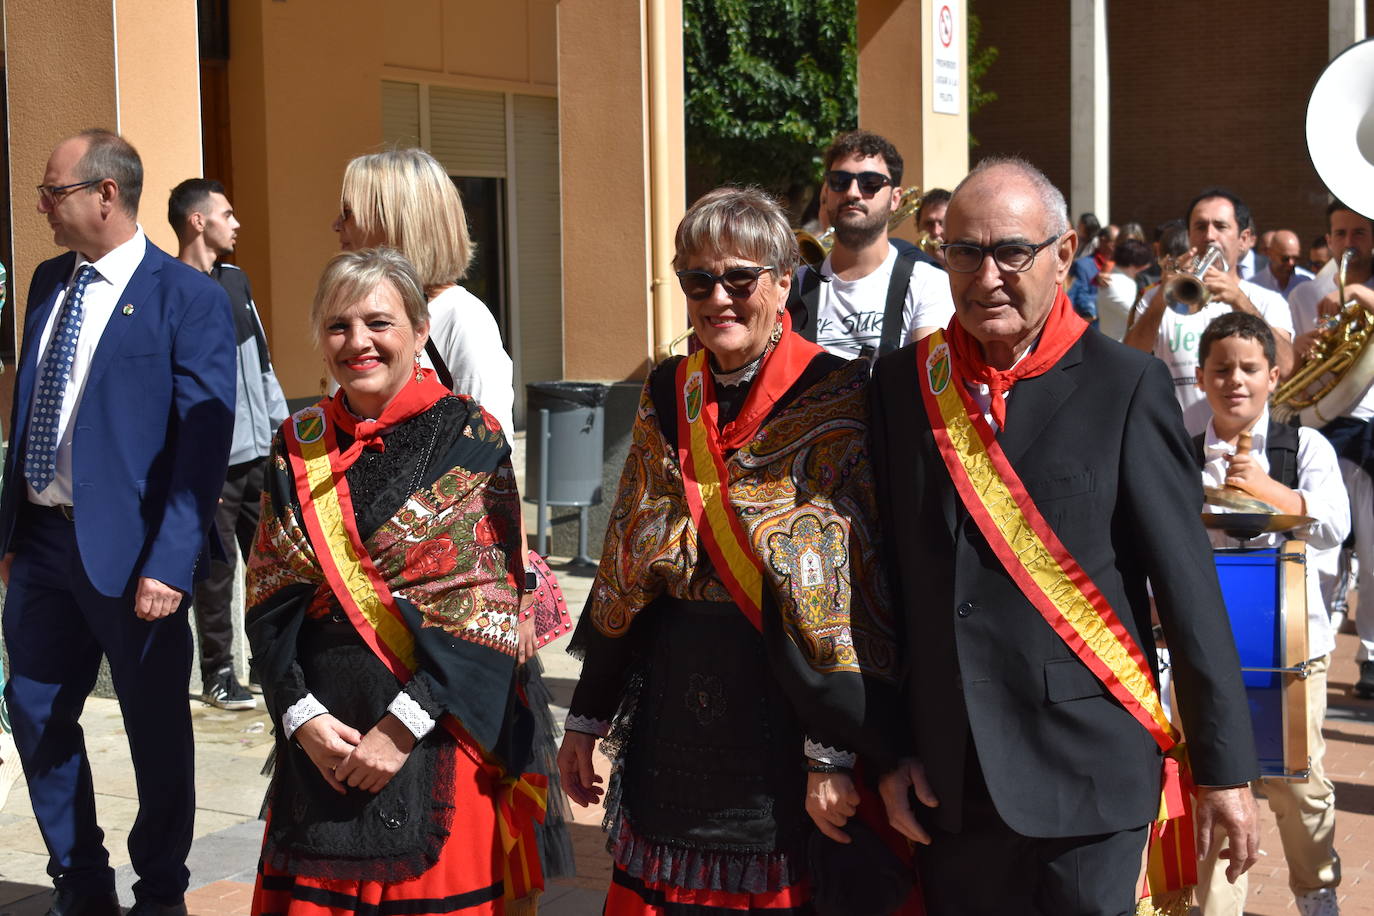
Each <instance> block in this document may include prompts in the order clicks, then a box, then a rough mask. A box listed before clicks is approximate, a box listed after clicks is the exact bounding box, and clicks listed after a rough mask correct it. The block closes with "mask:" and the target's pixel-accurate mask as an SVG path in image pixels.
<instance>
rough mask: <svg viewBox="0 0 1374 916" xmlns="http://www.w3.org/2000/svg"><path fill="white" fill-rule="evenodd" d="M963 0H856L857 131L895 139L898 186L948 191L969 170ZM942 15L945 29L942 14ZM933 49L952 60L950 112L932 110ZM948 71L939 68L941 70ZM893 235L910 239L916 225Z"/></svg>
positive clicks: (934, 61) (893, 140)
mask: <svg viewBox="0 0 1374 916" xmlns="http://www.w3.org/2000/svg"><path fill="white" fill-rule="evenodd" d="M965 5H966V4H965V0H859V2H858V39H859V126H860V127H863V128H865V129H867V130H871V131H874V132H876V133H879V134H882V135H883V136H884V137H887V138H888V139H889V140H891V141H892V143H893V145H895V146H896V147H897V149H898V151H899V152H901V154H902V158H903V159H904V160H905V163H906V173H905V175H904V176H903V179H902V181H903V184H905V185H907V186H913V185H914V186H917V187H920V188H932V187H945V188H953V187H954V185H955V184H957V183H958V182H959V180H960V179H962V178H963V177H964V175H965V174H967V172H968V54H967V53H966V52H967V47H968V39H967V35H966V34H965V26H966V24H967V13H966V9H965ZM945 10H947V11H948V12H947V13H945V17H944V27H943V30H942V27H941V25H940V18H939V17H940V15H941V13H942V11H945ZM937 47H938V48H940V49H941V50H942V51H943V54H942V55H941V56H942V57H943V58H944V59H946V60H949V59H954V58H957V65H956V67H955V68H954V72H955V73H956V74H957V80H958V85H957V90H956V93H955V95H956V99H955V106H954V107H956V108H957V109H958V110H957V111H956V112H954V113H946V112H937V111H935V105H934V78H933V77H934V73H935V71H936V66H937V65H936V57H937V55H936V50H937ZM949 69H950V68H948V67H942V72H947V71H948V70H949ZM896 234H897V235H900V236H903V237H906V238H915V234H916V233H915V226H914V224H913V222H907V223H905V224H904V225H903V226H902V228H901V229H900V230H898V231H897V233H896Z"/></svg>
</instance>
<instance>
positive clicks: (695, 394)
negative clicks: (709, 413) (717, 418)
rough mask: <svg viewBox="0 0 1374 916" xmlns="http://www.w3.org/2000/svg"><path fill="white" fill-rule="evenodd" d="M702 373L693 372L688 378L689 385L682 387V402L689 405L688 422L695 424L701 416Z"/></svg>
mask: <svg viewBox="0 0 1374 916" xmlns="http://www.w3.org/2000/svg"><path fill="white" fill-rule="evenodd" d="M701 386H702V383H701V372H700V371H697V372H693V373H692V374H691V375H689V376H687V383H686V384H685V385H683V386H682V400H683V403H684V404H686V405H687V422H688V423H695V422H696V421H697V417H699V416H701Z"/></svg>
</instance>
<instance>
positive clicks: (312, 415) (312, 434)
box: [291, 407, 324, 444]
mask: <svg viewBox="0 0 1374 916" xmlns="http://www.w3.org/2000/svg"><path fill="white" fill-rule="evenodd" d="M291 427H292V429H293V431H294V432H295V434H296V441H297V442H301V443H304V444H309V443H311V442H318V441H319V439H320V437H321V436H323V435H324V409H323V408H321V407H307V408H305V409H304V410H301V411H299V412H298V413H296V415H295V416H293V417H292V418H291Z"/></svg>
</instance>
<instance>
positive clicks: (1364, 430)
mask: <svg viewBox="0 0 1374 916" xmlns="http://www.w3.org/2000/svg"><path fill="white" fill-rule="evenodd" d="M1326 214H1327V217H1326V218H1327V222H1328V227H1329V229H1330V232H1329V233H1328V235H1327V239H1328V240H1329V241H1330V244H1331V250H1332V251H1333V252H1334V253H1335V256H1336V257H1338V258H1339V257H1340V256H1341V254H1342V253H1344V252H1345V251H1348V250H1350V251H1353V252H1354V254H1353V256H1352V257H1351V259H1350V261H1349V263H1348V264H1347V267H1346V273H1345V281H1346V284H1345V295H1346V299H1347V300H1350V299H1353V300H1355V301H1356V302H1358V303H1360V304H1361V305H1363V306H1364V307H1365V308H1366V309H1368V310H1369V311H1371V312H1374V254H1372V253H1374V220H1371V219H1369V217H1367V216H1364V215H1362V214H1360V213H1356V212H1355V211H1354V210H1352V209H1350V207H1348V206H1347V205H1346V204H1343V203H1341V202H1340V201H1335V202H1333V203H1332V204H1331V205H1330V206H1329V207H1327V208H1326ZM1336 299H1337V291H1336V281H1335V280H1334V279H1333V278H1332V277H1329V276H1327V277H1318V278H1317V279H1315V280H1313V281H1312V282H1311V283H1304V284H1303V285H1302V286H1299V287H1298V288H1297V289H1295V290H1293V292H1292V293H1291V294H1290V295H1289V301H1290V303H1292V305H1293V310H1294V314H1295V315H1297V314H1298V313H1299V312H1301V313H1302V314H1303V315H1304V316H1307V315H1312V316H1313V318H1312V321H1313V324H1314V325H1315V323H1316V322H1317V321H1318V320H1320V319H1322V318H1327V317H1330V316H1333V315H1335V313H1336V311H1337V310H1338V307H1339V304H1338V303H1337V302H1336ZM1314 337H1315V333H1310V334H1308V335H1307V336H1306V337H1305V338H1303V339H1301V340H1300V342H1299V343H1300V346H1301V347H1306V346H1309V345H1310V343H1309V342H1310V341H1311V340H1312V339H1313V338H1314ZM1322 433H1324V434H1325V435H1326V437H1327V438H1328V439H1330V440H1331V443H1332V444H1333V445H1334V446H1335V447H1336V453H1337V454H1338V455H1340V457H1341V473H1342V474H1343V475H1344V477H1345V488H1346V491H1347V492H1348V493H1349V494H1350V521H1351V525H1352V526H1353V527H1354V529H1355V556H1356V557H1357V558H1358V559H1359V575H1358V578H1357V580H1356V586H1357V588H1358V590H1359V606H1358V607H1357V608H1356V610H1355V628H1356V631H1357V632H1358V633H1359V636H1360V647H1359V649H1358V650H1357V651H1356V655H1355V660H1356V661H1357V662H1359V665H1360V677H1359V680H1358V681H1356V682H1355V686H1354V688H1353V693H1354V694H1355V696H1357V697H1361V698H1363V699H1366V700H1367V699H1374V477H1371V469H1374V384H1371V385H1370V386H1369V387H1368V388H1366V389H1365V392H1364V393H1363V394H1362V395H1361V396H1360V397H1359V399H1358V400H1356V401H1355V405H1354V406H1353V407H1351V408H1350V409H1349V410H1347V411H1346V412H1345V414H1344V415H1343V416H1340V417H1338V418H1337V419H1335V420H1333V421H1332V422H1330V423H1328V424H1327V425H1326V426H1324V427H1322Z"/></svg>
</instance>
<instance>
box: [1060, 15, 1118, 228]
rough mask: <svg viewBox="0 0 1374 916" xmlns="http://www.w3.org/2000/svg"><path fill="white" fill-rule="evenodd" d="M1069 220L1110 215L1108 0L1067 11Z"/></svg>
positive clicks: (1107, 217) (1109, 216)
mask: <svg viewBox="0 0 1374 916" xmlns="http://www.w3.org/2000/svg"><path fill="white" fill-rule="evenodd" d="M1069 22H1070V25H1069V58H1070V60H1069V67H1070V83H1069V98H1070V110H1071V111H1072V112H1073V117H1072V118H1070V136H1069V149H1070V166H1069V174H1070V179H1069V210H1070V216H1069V221H1070V222H1073V221H1074V220H1077V219H1078V214H1080V213H1083V212H1084V211H1091V212H1093V213H1096V214H1097V218H1098V219H1100V220H1101V221H1102V224H1103V225H1104V226H1105V225H1106V224H1107V223H1108V222H1109V221H1110V219H1111V214H1110V210H1111V134H1110V131H1109V126H1110V123H1109V120H1108V118H1109V112H1110V105H1109V103H1110V88H1111V86H1110V81H1109V76H1108V70H1107V0H1071V3H1070V13H1069Z"/></svg>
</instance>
